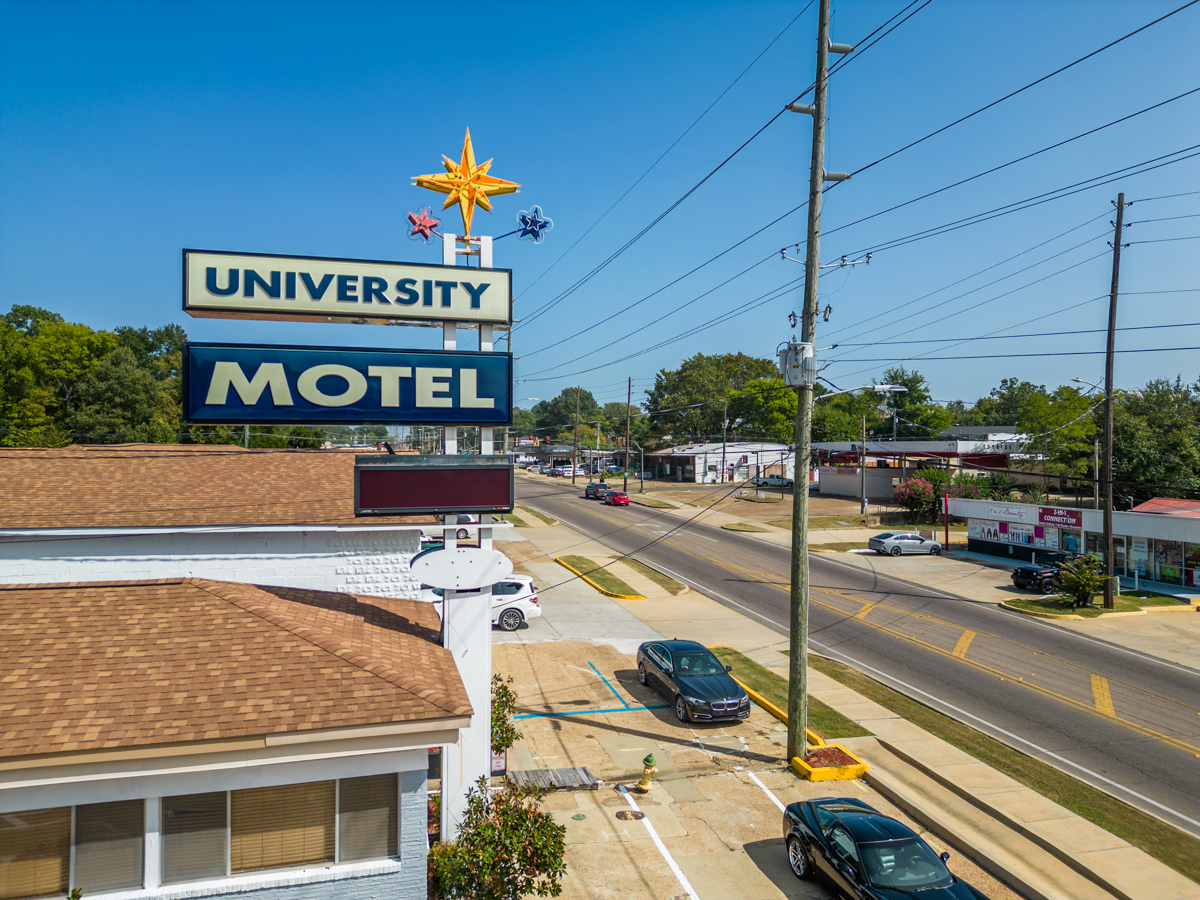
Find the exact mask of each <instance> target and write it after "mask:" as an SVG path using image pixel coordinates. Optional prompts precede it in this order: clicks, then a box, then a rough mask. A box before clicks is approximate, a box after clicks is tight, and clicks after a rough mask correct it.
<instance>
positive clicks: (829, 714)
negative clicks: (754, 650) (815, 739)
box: [712, 647, 871, 741]
mask: <svg viewBox="0 0 1200 900" xmlns="http://www.w3.org/2000/svg"><path fill="white" fill-rule="evenodd" d="M712 652H713V654H714V655H715V656H716V657H717V659H719V660H720V661H721V662H722V663H724V664H725V665H727V666H731V667H732V668H733V672H732V675H733V677H734V678H736V679H737V680H738V681H740V682H742V684H745V685H749V686H750V687H751V688H753V689H754V690H756V691H758V693H760V694H762V695H763V696H764V697H766V698H767V699H768V700H770V701H771V702H772V703H774V704H775V705H776V706H778V707H779V708H780V709H784V710H786V709H787V706H788V684H787V679H786V678H784V677H782V676H781V675H776V674H775V673H774V672H772V671H771V670H770V669H768V668H767V667H766V666H762V665H759V664H758V663H756V662H755V661H754V660H752V659H750V658H749V657H748V656H746V655H744V654H742V653H739V652H738V651H737V650H734V649H732V648H730V647H713V648H712ZM808 727H809V729H810V730H812V731H815V732H816V733H817V734H819V735H820V736H821V737H822V738H824V739H825V740H827V741H828V740H834V739H836V738H851V737H867V736H869V735H870V734H871V732H869V731H867V729H865V728H863V727H862V726H861V725H859V724H858V723H857V722H855V721H854V720H853V719H848V718H846V717H845V716H843V715H842V714H841V713H840V712H838V711H837V710H835V709H834V708H833V707H831V706H826V705H825V704H824V703H822V702H821V701H820V700H818V699H817V698H816V697H813V696H811V695H809V698H808Z"/></svg>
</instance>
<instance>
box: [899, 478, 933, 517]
mask: <svg viewBox="0 0 1200 900" xmlns="http://www.w3.org/2000/svg"><path fill="white" fill-rule="evenodd" d="M895 496H896V502H897V503H898V504H900V506H902V507H904V509H906V510H908V514H909V515H910V516H912V520H913V522H914V523H916V522H918V521H920V517H921V513H923V512H928V511H929V510H930V509H931V508H933V507H934V506H935V504H936V502H937V494H935V493H934V489H933V485H932V484H930V483H929V482H928V481H926V480H925V479H924V478H910V479H908V481H902V482H900V483H899V484H898V485H896V489H895Z"/></svg>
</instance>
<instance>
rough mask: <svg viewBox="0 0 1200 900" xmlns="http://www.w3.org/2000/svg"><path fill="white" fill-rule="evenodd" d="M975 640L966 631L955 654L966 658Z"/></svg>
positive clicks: (972, 635)
mask: <svg viewBox="0 0 1200 900" xmlns="http://www.w3.org/2000/svg"><path fill="white" fill-rule="evenodd" d="M973 640H975V632H974V631H964V632H963V633H962V636H961V637H960V638H959V639H958V643H957V644H955V645H954V651H953V655H954V656H957V657H958V658H959V659H966V658H967V648H968V647H970V646H971V641H973ZM1092 677H1093V678H1095V677H1096V676H1094V675H1093V676H1092Z"/></svg>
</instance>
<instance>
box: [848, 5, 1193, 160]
mask: <svg viewBox="0 0 1200 900" xmlns="http://www.w3.org/2000/svg"><path fill="white" fill-rule="evenodd" d="M1196 3H1200V0H1189V2H1187V3H1185V4H1183V6H1180V7H1179V8H1177V9H1174V10H1172V11H1171V12H1169V13H1167V14H1166V15H1162V16H1159V17H1158V18H1157V19H1155V20H1154V21H1152V22H1148V23H1146V24H1145V25H1143V26H1141V27H1140V28H1135V29H1134V30H1133V31H1131V32H1129V33H1128V34H1125V35H1122V36H1121V37H1119V38H1117V39H1116V40H1115V41H1109V42H1108V43H1107V44H1105V45H1104V46H1103V47H1100V48H1098V49H1096V50H1093V51H1092V52H1091V53H1087V54H1085V55H1083V56H1081V57H1079V59H1077V60H1075V61H1074V62H1069V63H1067V64H1066V65H1065V66H1060V67H1059V68H1057V69H1055V70H1054V71H1053V72H1051V73H1049V74H1048V75H1043V76H1042V77H1041V78H1038V79H1036V80H1034V81H1031V82H1029V84H1027V85H1025V86H1024V87H1019V88H1017V89H1016V90H1015V91H1010V92H1009V93H1007V94H1005V95H1004V96H1003V97H1000V98H999V99H997V100H993V101H992V102H991V103H988V104H986V105H985V106H981V107H979V109H977V110H975V111H974V112H970V113H967V114H966V115H965V116H961V117H959V118H957V119H955V120H954V121H953V122H951V123H950V124H948V125H943V126H942V127H941V128H938V129H936V130H934V131H931V132H929V134H927V135H925V136H924V137H922V138H917V139H916V140H915V141H911V142H909V143H907V144H905V145H904V146H903V147H901V148H900V149H898V150H893V151H892V152H891V153H889V154H887V155H886V156H881V157H880V158H879V159H877V160H875V161H874V162H869V163H867V164H866V165H865V166H862V167H860V168H858V169H855V170H854V171H853V172H852V173H851V174H852V175H857V174H859V173H860V172H865V171H866V170H867V169H870V168H873V167H875V166H877V165H879V164H880V163H882V162H884V161H886V160H889V159H891V158H892V157H893V156H896V155H898V154H900V153H903V152H904V151H905V150H910V149H912V148H913V147H915V146H917V145H918V144H922V143H924V142H925V141H927V140H929V139H930V138H932V137H936V136H937V135H939V134H941V133H942V132H944V131H947V130H949V129H951V128H953V127H954V126H955V125H961V124H962V123H963V122H965V121H967V120H968V119H972V118H974V117H975V116H977V115H979V114H980V113H982V112H986V111H987V110H989V109H991V108H992V107H994V106H998V105H999V104H1001V103H1003V102H1004V101H1005V100H1010V99H1012V98H1013V97H1015V96H1017V95H1018V94H1022V93H1024V92H1025V91H1027V90H1029V89H1030V88H1032V87H1036V86H1037V85H1039V84H1041V83H1042V82H1043V81H1047V80H1049V79H1051V78H1053V77H1054V76H1055V75H1061V74H1062V73H1063V72H1065V71H1067V70H1068V69H1071V68H1073V67H1075V66H1077V65H1079V64H1080V63H1082V62H1084V61H1086V60H1089V59H1091V58H1092V57H1093V56H1096V55H1097V54H1100V53H1103V52H1104V51H1105V50H1108V49H1110V48H1112V47H1115V46H1116V45H1117V44H1120V43H1121V42H1122V41H1126V40H1128V39H1129V38H1131V37H1133V36H1134V35H1136V34H1140V33H1141V32H1143V31H1145V30H1146V29H1147V28H1151V27H1153V26H1155V25H1157V24H1158V23H1159V22H1162V21H1165V20H1166V19H1169V18H1170V17H1171V16H1173V15H1175V14H1176V13H1179V12H1182V11H1183V10H1185V9H1187V8H1188V7H1189V6H1194V5H1195V4H1196Z"/></svg>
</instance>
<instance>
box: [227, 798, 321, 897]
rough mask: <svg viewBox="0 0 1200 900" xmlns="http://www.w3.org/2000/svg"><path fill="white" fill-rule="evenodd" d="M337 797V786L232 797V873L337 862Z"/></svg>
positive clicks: (230, 822) (230, 821)
mask: <svg viewBox="0 0 1200 900" xmlns="http://www.w3.org/2000/svg"><path fill="white" fill-rule="evenodd" d="M335 797H336V788H335V786H334V782H332V781H310V782H308V783H307V784H288V785H282V786H280V787H269V788H254V789H252V790H248V791H233V792H232V798H231V802H232V806H231V809H230V816H229V838H230V844H229V868H230V871H231V872H233V873H234V874H236V873H239V872H252V871H254V870H256V869H281V868H285V867H287V866H304V865H313V864H318V863H331V862H334V855H335V843H334V828H335V824H336V822H335V819H334V814H333V808H334V806H333V805H334V799H335Z"/></svg>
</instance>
